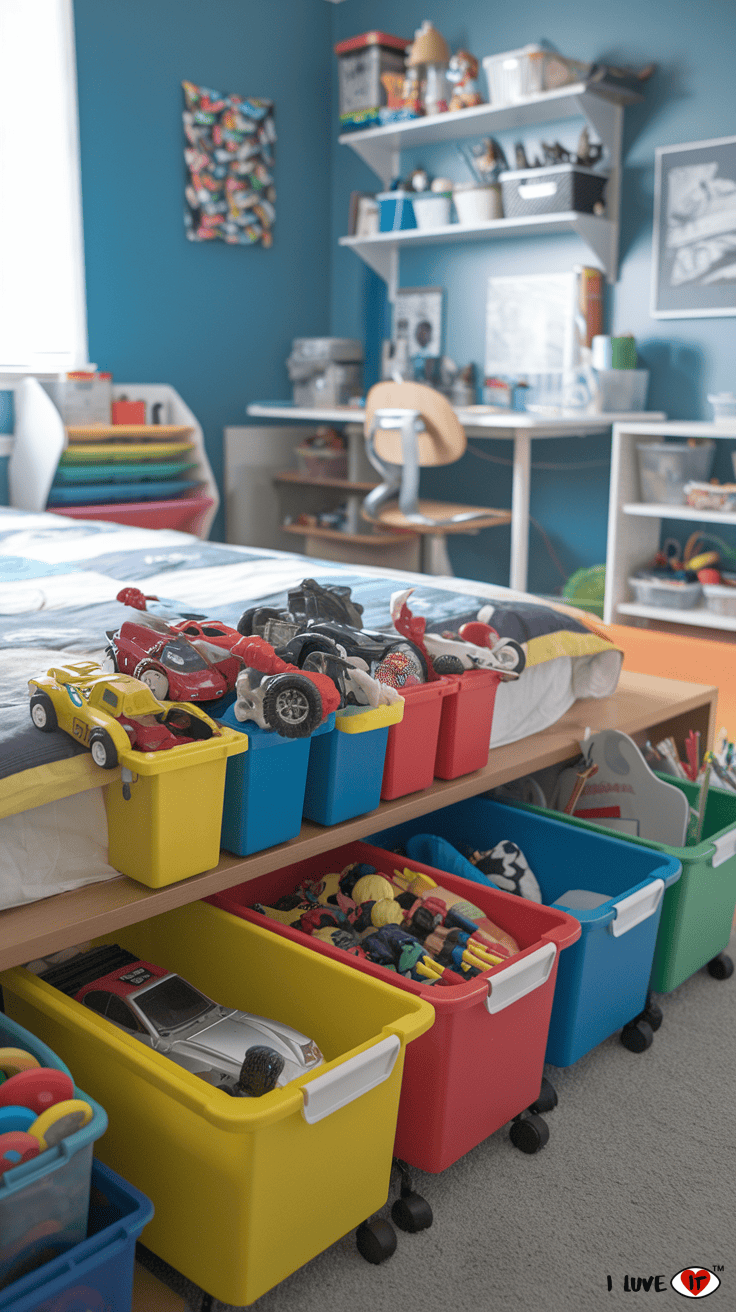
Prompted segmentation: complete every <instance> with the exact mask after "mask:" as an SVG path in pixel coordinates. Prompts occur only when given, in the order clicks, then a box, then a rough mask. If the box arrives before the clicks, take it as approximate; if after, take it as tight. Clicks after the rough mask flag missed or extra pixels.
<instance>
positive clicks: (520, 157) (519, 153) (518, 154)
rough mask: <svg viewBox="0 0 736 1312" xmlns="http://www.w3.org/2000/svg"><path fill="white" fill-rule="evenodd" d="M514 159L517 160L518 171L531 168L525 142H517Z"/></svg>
mask: <svg viewBox="0 0 736 1312" xmlns="http://www.w3.org/2000/svg"><path fill="white" fill-rule="evenodd" d="M514 157H515V159H516V167H517V169H528V168H530V167H531V165H530V164H529V160H528V159H527V155H526V151H525V149H524V144H523V142H521V141H517V142H516V145H515V146H514Z"/></svg>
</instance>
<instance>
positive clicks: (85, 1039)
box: [0, 902, 434, 1305]
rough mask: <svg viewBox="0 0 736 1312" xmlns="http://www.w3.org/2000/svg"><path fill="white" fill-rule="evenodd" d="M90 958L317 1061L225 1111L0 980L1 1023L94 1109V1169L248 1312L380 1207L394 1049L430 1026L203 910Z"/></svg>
mask: <svg viewBox="0 0 736 1312" xmlns="http://www.w3.org/2000/svg"><path fill="white" fill-rule="evenodd" d="M98 941H99V942H107V943H109V942H115V943H118V944H120V945H121V946H122V947H125V948H128V950H129V951H131V952H134V953H135V954H136V955H137V956H139V957H141V958H142V959H143V960H147V961H152V962H155V963H157V964H158V965H162V966H165V967H167V968H168V969H170V970H172V971H176V972H178V973H179V974H181V975H183V976H184V977H185V978H187V979H189V980H190V981H191V982H192V983H193V984H194V985H195V986H196V987H198V988H200V989H202V991H203V992H204V993H207V994H208V995H209V996H210V997H212V998H214V999H216V1000H217V1001H218V1002H222V1003H224V1004H225V1005H228V1006H232V1007H239V1008H242V1009H243V1010H248V1011H253V1012H256V1013H259V1014H261V1015H265V1016H270V1017H272V1018H273V1019H276V1020H280V1021H283V1022H285V1023H287V1024H289V1025H292V1026H295V1027H296V1028H297V1029H298V1030H300V1031H301V1032H302V1033H304V1034H308V1035H309V1036H310V1038H313V1039H314V1040H315V1042H316V1043H318V1044H319V1047H320V1048H321V1050H322V1052H323V1053H324V1056H325V1059H326V1065H325V1066H324V1067H319V1068H318V1070H317V1071H316V1072H315V1073H314V1074H312V1075H308V1076H303V1077H301V1078H300V1079H297V1080H295V1081H293V1082H292V1083H291V1084H289V1085H287V1086H286V1087H285V1088H283V1089H275V1090H274V1091H273V1092H271V1093H268V1094H265V1095H264V1096H263V1097H262V1098H253V1099H245V1098H243V1099H240V1098H231V1097H229V1096H228V1095H227V1094H226V1093H224V1092H223V1091H222V1090H221V1089H215V1088H213V1087H212V1086H210V1085H208V1084H206V1083H205V1082H204V1081H203V1080H200V1079H198V1078H197V1076H195V1075H192V1074H190V1073H189V1072H188V1071H185V1070H183V1069H182V1068H181V1067H179V1066H177V1065H175V1064H174V1063H173V1062H172V1061H170V1060H169V1059H168V1058H167V1057H165V1056H164V1055H163V1054H161V1053H158V1052H154V1051H152V1050H151V1049H150V1048H147V1047H145V1046H144V1045H143V1044H142V1043H140V1042H139V1041H138V1040H137V1039H135V1038H134V1037H133V1036H132V1035H130V1036H129V1035H127V1034H125V1033H124V1032H123V1031H122V1030H120V1029H117V1028H115V1027H114V1026H113V1025H111V1024H110V1022H109V1021H106V1020H105V1019H104V1018H102V1017H100V1016H98V1015H96V1014H95V1013H93V1012H91V1011H89V1010H87V1009H86V1008H85V1007H83V1006H82V1005H81V1003H78V1002H75V1001H74V1000H73V999H71V998H68V997H66V995H65V994H63V993H61V992H59V991H58V990H56V989H54V988H52V987H51V986H50V985H48V984H46V983H44V982H43V981H42V980H39V979H38V978H37V977H36V976H34V975H32V974H30V973H29V972H28V971H26V970H25V969H23V968H22V967H18V968H16V969H14V970H10V971H6V972H5V973H4V974H3V975H2V976H0V985H1V986H2V988H3V992H4V995H5V1005H6V1010H7V1012H8V1014H9V1015H10V1016H12V1017H13V1018H14V1019H17V1020H18V1022H19V1023H20V1024H23V1025H26V1026H27V1027H30V1028H32V1029H33V1030H34V1032H35V1033H37V1034H38V1035H39V1036H40V1037H41V1038H42V1039H43V1041H44V1042H46V1043H48V1044H49V1046H53V1049H54V1051H55V1052H58V1053H59V1054H60V1056H61V1057H62V1058H66V1059H67V1060H69V1061H72V1062H73V1065H74V1072H75V1075H76V1076H77V1078H78V1079H79V1082H80V1084H81V1085H82V1087H83V1088H85V1089H90V1090H91V1091H92V1094H93V1096H94V1097H96V1098H98V1099H99V1100H100V1102H102V1104H103V1105H104V1106H105V1107H106V1109H107V1112H108V1115H109V1129H108V1132H107V1134H106V1135H105V1136H104V1138H103V1139H102V1140H101V1141H100V1147H99V1156H100V1157H101V1158H102V1160H103V1161H104V1162H105V1163H106V1164H107V1165H109V1166H110V1167H112V1169H113V1170H115V1171H117V1172H118V1173H119V1174H121V1175H122V1176H123V1177H124V1178H125V1179H126V1180H130V1181H131V1183H133V1184H134V1185H135V1187H136V1188H137V1189H140V1190H142V1192H143V1193H145V1194H146V1195H147V1196H148V1197H149V1198H150V1199H151V1200H152V1202H153V1204H154V1207H155V1209H156V1210H155V1216H154V1219H153V1221H152V1222H151V1223H150V1225H149V1226H148V1227H147V1229H146V1245H147V1247H148V1248H150V1249H152V1250H153V1252H154V1253H157V1254H158V1255H159V1256H160V1257H162V1258H163V1259H164V1260H165V1261H167V1262H169V1263H170V1264H171V1265H172V1266H173V1267H175V1268H176V1269H177V1270H178V1271H181V1272H182V1273H183V1274H184V1275H186V1276H188V1277H189V1279H190V1280H193V1281H195V1282H196V1283H197V1284H198V1285H200V1286H201V1287H202V1288H203V1289H205V1290H207V1292H208V1293H210V1294H212V1295H214V1296H215V1297H216V1298H219V1299H221V1300H222V1301H223V1302H225V1303H234V1304H236V1305H242V1304H247V1303H251V1302H253V1301H254V1300H255V1299H257V1298H259V1297H260V1296H261V1294H264V1293H265V1292H266V1291H267V1290H268V1289H271V1288H272V1287H273V1286H274V1285H275V1284H278V1282H279V1281H281V1280H283V1279H285V1277H286V1276H288V1275H289V1274H290V1273H291V1272H292V1271H295V1270H296V1269H297V1268H298V1267H300V1266H302V1265H303V1264H304V1263H305V1262H308V1261H309V1260H310V1259H311V1258H313V1257H315V1256H316V1255H317V1254H318V1253H320V1252H322V1251H323V1250H324V1249H325V1248H328V1247H329V1245H330V1244H332V1243H334V1242H335V1241H336V1240H337V1239H339V1238H340V1237H341V1236H342V1235H344V1234H347V1233H348V1232H349V1231H350V1230H352V1229H353V1228H354V1227H356V1226H357V1225H359V1224H360V1222H361V1221H363V1220H364V1219H366V1218H367V1217H368V1216H370V1215H371V1213H373V1212H375V1211H376V1210H377V1209H378V1208H379V1207H382V1206H383V1204H384V1203H385V1202H386V1199H387V1197H388V1191H389V1177H390V1173H391V1161H392V1153H393V1146H394V1137H395V1134H396V1121H397V1116H398V1106H399V1093H400V1090H401V1076H402V1072H403V1067H404V1051H405V1045H406V1044H407V1043H408V1042H410V1041H411V1040H413V1039H417V1038H419V1036H420V1035H421V1034H423V1033H424V1032H425V1031H426V1030H428V1029H430V1027H431V1026H432V1024H433V1022H434V1010H433V1008H432V1007H431V1006H430V1004H429V1003H428V1002H426V1001H424V999H422V998H420V997H418V996H416V995H414V994H412V993H408V992H406V991H405V990H400V989H396V988H393V987H392V986H391V985H390V984H386V983H384V982H383V981H380V980H377V979H373V978H371V977H370V976H368V975H364V974H361V972H359V971H357V970H353V969H352V968H351V967H350V966H347V965H343V964H342V963H341V962H336V961H332V960H331V959H329V958H327V957H323V956H321V955H319V954H318V953H316V952H312V951H311V950H310V949H309V948H307V947H302V946H301V945H300V944H297V943H292V942H290V941H289V940H288V939H285V938H281V937H280V936H278V935H276V934H272V933H271V931H270V930H269V929H263V928H261V927H260V926H256V925H252V924H249V923H248V922H247V921H244V920H240V919H239V918H238V917H236V916H231V915H229V914H228V913H227V912H225V911H221V910H219V909H218V908H217V907H213V906H209V905H207V904H205V903H202V902H196V903H192V904H191V905H189V906H185V907H180V908H178V909H177V910H174V911H170V912H167V913H166V914H165V915H162V916H157V917H155V919H152V920H149V921H146V922H144V923H143V924H139V925H134V926H131V927H130V928H128V929H125V930H119V931H118V932H117V933H116V934H111V935H107V936H106V937H105V938H104V939H100V940H98Z"/></svg>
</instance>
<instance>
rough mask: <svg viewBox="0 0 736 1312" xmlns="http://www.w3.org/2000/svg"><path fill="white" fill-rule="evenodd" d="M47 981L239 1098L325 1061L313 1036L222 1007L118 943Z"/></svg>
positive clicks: (49, 973)
mask: <svg viewBox="0 0 736 1312" xmlns="http://www.w3.org/2000/svg"><path fill="white" fill-rule="evenodd" d="M41 978H42V979H44V980H45V981H46V982H47V983H48V984H52V985H54V986H55V987H56V988H59V989H61V990H62V992H64V993H66V994H68V996H69V997H73V998H76V1000H77V1001H78V1002H81V1003H82V1004H83V1006H85V1007H88V1008H89V1009H90V1010H91V1011H95V1012H97V1014H98V1015H100V1016H104V1017H105V1019H106V1020H109V1021H110V1022H111V1023H112V1024H113V1025H117V1026H118V1028H119V1029H122V1030H123V1031H124V1032H125V1033H126V1034H130V1035H132V1036H133V1037H134V1038H136V1039H138V1040H139V1041H140V1042H141V1043H145V1044H146V1045H147V1046H148V1047H150V1048H153V1049H154V1051H155V1052H161V1053H163V1054H164V1055H165V1056H167V1057H170V1058H171V1060H172V1061H174V1062H176V1064H177V1065H178V1066H182V1067H183V1068H184V1070H187V1071H191V1072H192V1074H193V1075H198V1076H199V1077H200V1079H203V1080H206V1081H207V1083H208V1084H214V1085H215V1087H216V1088H218V1089H222V1090H223V1091H224V1092H225V1093H229V1094H231V1095H232V1096H233V1097H235V1098H244V1097H245V1098H258V1097H260V1096H261V1095H262V1094H264V1093H269V1092H270V1091H271V1090H272V1089H276V1088H279V1089H280V1088H283V1086H284V1085H285V1084H288V1083H289V1082H290V1081H291V1080H294V1079H296V1078H297V1077H298V1076H299V1075H305V1074H306V1073H307V1072H308V1071H313V1070H315V1069H316V1067H318V1066H321V1065H322V1064H323V1062H324V1058H323V1056H322V1053H321V1052H320V1050H319V1048H318V1047H317V1044H316V1043H315V1042H314V1041H313V1040H312V1039H310V1038H308V1037H307V1035H306V1034H300V1033H299V1031H298V1030H294V1029H292V1028H291V1026H289V1025H284V1024H283V1023H282V1022H281V1021H275V1020H268V1019H267V1018H266V1017H265V1016H254V1015H251V1013H250V1012H247V1011H238V1010H236V1009H235V1008H234V1007H223V1006H220V1005H219V1004H218V1003H216V1002H213V1001H212V1000H211V998H208V997H206V995H205V994H204V993H200V991H199V989H196V988H195V987H194V985H192V984H190V983H189V982H188V981H187V980H185V979H182V977H181V975H174V974H172V973H171V972H170V971H167V970H163V969H162V968H161V967H160V966H154V965H151V963H150V962H148V961H139V960H138V959H137V958H136V957H135V956H133V954H132V953H130V952H127V951H125V949H123V948H119V947H117V946H115V945H110V946H108V947H101V948H93V949H92V950H91V951H90V952H83V953H80V954H79V955H78V956H76V957H72V958H71V959H70V960H68V961H65V962H63V963H62V964H61V965H58V966H52V967H51V968H50V969H49V970H46V971H44V972H43V973H42V975H41Z"/></svg>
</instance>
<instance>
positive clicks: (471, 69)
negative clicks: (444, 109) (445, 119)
mask: <svg viewBox="0 0 736 1312" xmlns="http://www.w3.org/2000/svg"><path fill="white" fill-rule="evenodd" d="M477 76H478V60H477V59H476V58H475V55H471V54H470V51H469V50H458V51H456V52H455V54H454V55H453V56H452V59H451V60H450V64H449V67H448V70H447V79H448V81H449V82H452V83H454V86H455V90H454V91H453V93H452V99H451V101H450V105H449V108H450V110H451V111H454V110H456V109H470V108H471V106H472V105H482V104H483V103H484V101H483V97H482V95H481V94H480V92H479V90H478V88H477V86H476V85H475V79H476V78H477Z"/></svg>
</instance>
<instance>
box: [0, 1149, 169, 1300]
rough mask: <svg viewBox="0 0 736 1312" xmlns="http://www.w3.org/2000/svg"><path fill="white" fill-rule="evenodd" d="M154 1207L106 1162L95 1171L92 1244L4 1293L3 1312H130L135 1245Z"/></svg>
mask: <svg viewBox="0 0 736 1312" xmlns="http://www.w3.org/2000/svg"><path fill="white" fill-rule="evenodd" d="M152 1216H153V1203H151V1202H149V1200H148V1199H147V1198H146V1196H145V1194H142V1193H140V1192H139V1191H138V1190H137V1189H134V1188H133V1186H132V1184H128V1183H127V1182H126V1181H125V1180H121V1179H120V1176H119V1175H116V1174H115V1172H114V1171H111V1170H110V1168H109V1167H108V1166H103V1165H102V1163H101V1162H95V1163H94V1164H93V1166H92V1192H91V1196H90V1208H89V1227H88V1230H87V1238H86V1239H83V1240H82V1241H81V1243H79V1244H75V1245H74V1248H71V1249H69V1251H68V1253H65V1254H64V1256H63V1257H57V1258H54V1260H53V1261H51V1262H47V1263H46V1265H45V1266H43V1267H40V1268H39V1269H38V1270H37V1271H32V1272H31V1273H30V1274H29V1275H26V1276H23V1277H22V1278H21V1279H20V1280H16V1281H15V1283H14V1284H12V1285H9V1286H8V1287H7V1288H6V1289H4V1290H3V1291H2V1293H0V1312H130V1307H131V1303H132V1299H133V1271H134V1267H135V1243H136V1239H137V1238H138V1236H139V1235H140V1233H141V1231H142V1230H143V1228H144V1226H146V1225H148V1222H149V1221H150V1220H151V1217H152Z"/></svg>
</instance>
